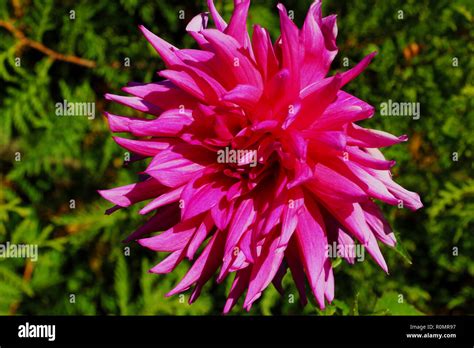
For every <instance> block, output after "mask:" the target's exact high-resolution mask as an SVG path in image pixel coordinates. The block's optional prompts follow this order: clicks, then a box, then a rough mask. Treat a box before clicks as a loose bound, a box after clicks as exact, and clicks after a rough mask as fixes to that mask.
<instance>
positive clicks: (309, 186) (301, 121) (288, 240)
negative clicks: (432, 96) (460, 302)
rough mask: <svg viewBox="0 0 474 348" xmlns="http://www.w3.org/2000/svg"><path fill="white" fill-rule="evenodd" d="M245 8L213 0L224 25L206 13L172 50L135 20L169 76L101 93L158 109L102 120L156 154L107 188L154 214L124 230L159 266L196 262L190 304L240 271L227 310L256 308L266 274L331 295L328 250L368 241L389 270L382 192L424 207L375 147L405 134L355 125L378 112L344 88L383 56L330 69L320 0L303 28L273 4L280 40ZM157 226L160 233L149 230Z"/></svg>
mask: <svg viewBox="0 0 474 348" xmlns="http://www.w3.org/2000/svg"><path fill="white" fill-rule="evenodd" d="M249 5H250V1H249V0H235V9H234V12H233V14H232V17H231V19H230V22H229V23H226V22H225V21H224V20H223V19H222V17H221V16H220V15H219V13H218V12H217V11H216V8H215V6H214V4H213V1H212V0H208V6H209V12H210V16H211V17H212V19H213V21H214V24H215V27H216V28H215V29H209V28H208V27H207V26H208V14H207V13H205V14H200V15H198V16H196V17H195V18H194V19H193V20H191V22H190V23H189V25H188V26H187V28H186V29H187V31H188V33H189V34H190V35H191V36H192V37H193V38H194V39H195V40H196V41H197V44H198V46H199V48H198V49H178V48H176V47H174V46H173V45H171V44H169V43H167V42H165V41H164V40H162V39H160V38H159V37H157V36H156V35H154V34H153V33H151V32H150V31H148V30H147V29H145V28H144V27H140V29H141V30H142V32H143V34H144V35H145V37H146V38H147V40H148V41H149V42H150V43H151V45H152V46H153V47H154V48H155V49H156V51H157V52H158V54H159V55H160V56H161V58H162V59H163V61H164V63H165V64H166V70H163V71H160V72H159V73H158V74H159V76H161V77H162V78H163V81H161V82H156V83H146V84H138V83H132V84H130V85H129V86H127V87H125V88H123V90H124V91H125V92H126V93H128V94H130V95H131V96H119V95H112V94H107V95H106V98H107V99H108V100H111V101H114V102H117V103H121V104H123V105H126V106H129V107H131V108H133V109H135V110H138V111H141V112H143V113H145V114H148V115H150V116H151V117H149V118H130V117H124V116H117V115H112V114H110V113H107V115H106V116H107V119H108V122H109V126H110V129H111V131H112V132H119V133H121V132H127V133H130V134H131V135H132V136H134V137H136V138H138V139H128V138H121V137H115V138H114V139H115V141H116V142H117V143H118V144H119V145H120V146H121V147H123V148H125V149H126V150H128V151H130V152H132V153H134V154H135V155H136V157H135V158H134V159H135V160H136V159H146V158H151V161H150V162H149V164H148V167H147V168H146V170H145V172H144V173H145V174H146V175H145V176H144V178H143V180H141V181H140V182H138V183H135V184H131V185H127V186H124V187H118V188H114V189H111V190H104V191H100V193H101V195H102V196H103V197H104V198H105V199H107V200H109V201H111V202H113V203H114V204H115V205H116V206H115V207H114V208H112V211H113V210H116V209H119V208H121V207H128V206H130V205H131V204H135V203H138V202H141V201H145V200H151V201H150V202H148V204H147V205H145V206H144V207H143V208H142V209H141V211H140V213H141V214H144V215H145V214H149V213H152V214H153V216H152V217H151V218H150V219H149V220H148V221H147V222H146V223H145V224H144V225H143V226H141V227H140V228H139V229H138V230H136V231H135V232H133V233H132V234H131V235H130V236H129V237H128V238H127V241H130V240H137V241H138V243H139V244H140V245H142V246H144V247H146V248H149V249H151V250H154V251H160V252H166V253H170V254H169V256H167V257H166V258H165V259H164V260H163V261H162V262H160V263H159V264H158V265H156V266H155V267H153V268H152V269H151V270H150V271H151V272H153V273H159V274H161V273H169V272H171V271H173V269H174V268H175V267H176V266H177V265H178V264H179V263H180V262H182V261H183V260H184V259H185V258H187V259H189V260H191V261H193V264H192V266H191V267H190V269H189V271H188V273H187V274H186V275H185V277H184V278H183V279H182V280H181V282H180V283H179V284H178V285H177V286H176V287H175V288H174V289H173V290H171V291H170V292H169V294H168V295H173V294H177V293H180V292H183V291H186V290H188V289H189V288H191V287H194V290H193V292H192V294H191V296H190V299H189V301H190V303H191V302H193V301H195V300H196V299H197V298H198V296H199V294H200V292H201V289H202V287H203V286H204V284H205V283H206V282H207V281H208V280H209V279H210V278H211V277H212V276H213V275H214V274H217V282H221V281H223V280H224V279H225V278H226V277H227V276H228V275H229V274H230V273H233V274H234V278H233V284H232V287H231V289H230V293H229V296H228V299H227V302H226V304H225V308H224V312H228V311H229V310H230V309H231V308H232V307H233V306H234V305H235V303H236V302H237V300H238V299H239V297H240V296H241V295H242V294H243V293H244V292H246V295H245V300H244V307H245V308H246V309H247V310H249V309H250V308H251V306H252V304H253V303H254V302H255V300H257V299H258V298H259V297H260V296H261V294H262V292H263V290H264V289H265V288H266V287H267V286H268V285H269V284H270V282H273V284H274V286H275V287H276V288H277V289H279V290H280V291H282V287H281V280H282V278H283V276H284V275H285V273H286V270H287V268H289V269H290V271H291V274H292V276H293V279H294V281H295V283H296V286H297V288H298V291H299V292H300V297H301V301H302V303H303V304H304V303H306V291H305V286H306V285H305V284H306V281H307V283H308V284H309V287H310V288H311V290H312V293H313V294H314V296H315V298H316V300H317V301H318V303H319V305H320V307H321V308H324V307H325V302H326V300H327V301H328V302H331V301H332V299H333V297H334V276H333V271H332V267H331V259H330V255H328V253H327V248H328V245H330V244H331V245H333V243H336V244H337V245H340V246H342V247H343V250H346V249H347V250H349V249H350V247H352V246H354V244H355V243H360V244H362V245H364V247H365V249H366V250H367V251H368V252H369V254H370V255H371V256H372V257H373V259H374V260H375V261H376V262H377V263H378V264H379V265H380V267H381V268H382V269H383V270H384V271H386V272H387V264H386V263H385V260H384V258H383V256H382V254H381V252H380V249H379V245H378V241H380V242H382V243H384V244H387V245H389V246H394V245H395V237H394V234H393V233H392V231H391V229H390V227H389V225H388V223H387V222H386V221H385V219H384V218H383V216H382V213H381V211H380V209H379V208H378V206H377V205H376V204H375V203H374V200H380V201H383V202H386V203H389V204H392V205H401V204H403V205H404V206H406V207H408V208H410V209H412V210H416V209H418V208H420V207H421V206H422V204H421V202H420V198H419V196H418V195H417V194H416V193H413V192H410V191H407V190H406V189H404V188H403V187H401V186H400V185H398V184H396V183H395V182H394V181H393V180H392V178H391V174H390V169H391V167H392V166H393V165H394V164H395V162H394V161H388V160H386V159H385V158H384V156H383V154H382V153H381V152H380V150H379V149H378V148H381V147H385V146H391V145H394V144H397V143H400V142H403V141H406V140H407V137H406V136H404V135H403V136H400V137H396V136H393V135H391V134H388V133H385V132H382V131H377V130H372V129H366V128H362V127H361V126H359V125H357V124H356V123H355V122H357V121H360V120H363V119H366V118H370V117H372V116H373V114H374V108H373V107H372V106H370V105H369V104H367V103H366V102H364V101H362V100H360V99H358V98H356V97H354V96H352V95H350V94H348V93H346V92H344V91H343V90H342V88H343V87H344V86H345V85H346V84H347V83H348V82H350V81H351V80H352V79H354V78H355V77H356V76H357V75H359V74H360V73H361V72H362V71H363V70H364V69H365V68H366V67H367V65H368V64H369V62H370V61H371V60H372V58H373V57H374V55H375V54H374V53H373V54H370V55H368V56H367V57H365V58H364V59H363V60H362V61H361V62H360V63H359V64H358V65H356V66H355V67H354V68H352V69H350V70H348V71H346V72H343V73H338V74H336V75H334V76H330V77H326V75H327V74H328V71H329V68H330V65H331V62H332V61H333V59H334V57H335V56H336V54H337V46H336V35H337V27H336V16H334V15H332V16H328V17H324V18H323V17H322V16H321V2H320V1H315V2H314V3H313V4H312V5H311V7H310V9H309V12H308V15H307V17H306V20H305V22H304V25H303V27H302V28H301V29H299V28H298V27H297V26H296V25H295V24H294V23H293V22H292V21H291V20H290V18H289V17H288V15H287V12H286V10H285V8H284V6H283V5H281V4H280V5H278V11H279V14H280V24H281V36H280V37H279V38H278V39H277V40H276V42H275V43H273V42H272V41H271V39H270V36H269V33H268V31H267V30H265V29H264V28H262V27H260V26H258V25H256V26H254V28H253V34H252V36H251V37H250V36H249V33H248V32H247V28H246V20H247V14H248V10H249ZM161 231H164V232H161ZM152 232H160V233H158V234H156V235H153V236H151V237H147V238H145V236H146V235H148V234H150V233H152ZM201 246H203V248H202V249H200V247H201ZM344 248H346V249H344ZM198 250H202V251H199V252H198ZM198 253H199V255H197V254H198ZM344 258H345V259H346V260H347V261H348V262H349V263H353V262H354V257H353V255H344Z"/></svg>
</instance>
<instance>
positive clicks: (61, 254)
mask: <svg viewBox="0 0 474 348" xmlns="http://www.w3.org/2000/svg"><path fill="white" fill-rule="evenodd" d="M282 2H283V3H284V4H285V6H286V7H287V9H288V10H292V11H294V16H295V22H297V23H298V24H299V25H301V23H302V22H303V20H304V17H305V15H306V11H307V8H308V6H309V4H310V1H297V0H291V1H290V0H285V1H282ZM216 4H217V6H218V8H219V9H220V10H221V11H222V12H223V14H224V17H225V18H227V19H228V18H229V16H230V13H231V10H232V7H233V5H232V2H231V1H229V0H226V1H223V0H217V1H216ZM204 6H205V4H204V1H203V0H192V1H158V0H155V1H151V0H120V1H72V0H64V1H59V0H57V1H53V0H13V1H6V0H5V1H0V79H1V82H0V119H1V134H0V135H1V138H0V164H1V170H0V182H1V191H0V243H5V242H6V241H10V242H11V243H17V244H21V243H27V244H31V243H34V244H38V245H39V260H38V262H32V261H29V260H25V259H4V258H0V313H1V314H11V315H13V314H85V315H95V314H123V315H130V314H145V315H155V314H178V315H186V314H192V315H201V314H219V313H220V312H221V310H222V308H223V305H224V301H225V297H226V293H227V292H228V289H229V285H230V284H229V283H227V284H225V285H223V286H217V285H216V284H215V283H214V282H209V283H208V285H207V286H206V287H205V289H204V291H203V294H202V295H201V297H200V299H199V300H198V301H197V302H196V303H195V304H193V305H192V306H189V305H188V304H187V302H186V300H187V296H188V294H186V295H185V296H184V297H181V298H180V297H179V296H175V297H171V298H165V297H164V294H165V293H166V292H167V291H169V290H170V289H171V288H172V286H173V285H174V284H176V283H177V281H178V280H179V279H180V278H181V277H182V276H183V275H184V273H185V272H186V270H187V267H188V264H184V265H181V266H180V267H179V268H178V269H177V270H176V271H175V272H173V273H172V274H169V275H165V276H157V275H153V274H149V273H147V270H148V269H149V268H150V267H151V266H152V265H154V264H156V263H157V262H158V261H159V260H160V259H161V258H163V256H164V255H158V254H155V253H153V252H150V251H148V250H145V249H143V248H140V247H137V246H136V245H135V244H133V243H132V244H130V245H128V247H129V248H130V256H124V248H125V247H127V245H124V244H122V242H121V240H122V239H123V238H124V237H125V236H127V235H128V234H129V233H130V232H132V231H133V230H134V229H135V228H136V227H138V226H139V225H140V224H141V223H142V222H143V221H144V218H143V217H142V216H140V215H139V214H138V210H139V207H132V208H131V209H123V210H122V211H118V212H116V213H114V214H113V215H111V216H105V215H104V210H105V209H107V208H109V207H110V204H108V203H107V202H105V201H104V200H103V199H101V198H100V197H99V195H98V194H97V193H96V190H97V189H104V188H112V187H116V186H119V185H125V184H128V183H132V182H135V181H136V177H137V174H136V173H137V172H139V171H141V170H143V169H144V164H143V163H138V164H133V165H129V166H128V167H124V166H123V162H124V151H123V150H122V149H121V148H120V147H119V146H118V145H116V144H115V143H114V142H113V140H112V138H111V134H110V132H109V131H108V129H107V124H106V121H105V119H104V118H103V116H102V112H103V111H104V110H109V111H112V112H119V113H122V114H130V110H127V109H125V108H122V107H120V106H118V105H109V104H108V102H106V101H105V100H104V98H103V95H104V93H106V92H112V93H119V94H120V91H119V89H120V88H121V87H122V86H124V85H125V84H126V83H127V82H128V81H138V82H149V81H152V80H156V75H155V72H156V71H157V70H159V69H161V68H162V67H163V65H162V63H161V61H160V59H159V58H158V56H157V54H156V53H155V52H154V51H153V49H152V48H151V46H150V45H149V44H148V43H147V41H146V40H145V39H144V38H143V37H142V35H141V34H140V32H139V30H138V28H137V26H138V25H139V24H144V25H145V26H146V27H148V28H149V29H150V30H152V31H153V32H155V33H156V34H158V35H160V36H162V37H163V38H165V39H166V40H168V41H170V42H172V43H173V44H174V45H175V46H177V47H192V46H193V45H194V43H193V41H192V39H191V38H190V37H188V36H186V34H185V26H186V24H187V22H188V21H189V20H190V19H191V18H192V17H193V16H194V15H196V14H198V13H200V12H202V11H204V10H205V7H204ZM275 6H276V2H275V1H270V0H268V1H264V0H260V1H253V2H252V7H251V14H250V19H249V21H250V22H251V23H260V24H262V25H263V26H265V27H267V28H268V29H269V30H270V32H271V34H272V38H273V39H276V38H277V37H278V35H279V21H278V15H277V11H276V7H275ZM71 11H74V12H71ZM400 11H402V12H400ZM332 13H335V14H337V15H338V27H339V37H338V46H339V54H338V56H337V58H336V60H335V61H334V63H333V66H332V68H333V71H338V70H346V69H348V68H347V67H344V66H343V62H344V58H348V62H349V66H351V67H352V66H354V64H356V63H357V62H358V61H359V60H360V59H361V58H362V57H363V56H364V55H366V54H368V53H370V52H372V51H374V50H377V51H378V52H379V54H378V55H377V56H376V58H375V60H374V61H373V63H372V64H371V65H370V67H369V68H368V69H367V70H366V71H365V73H364V74H363V75H361V76H360V77H358V78H357V79H356V80H355V81H353V82H351V83H350V84H349V85H348V86H347V88H346V90H347V91H349V92H350V93H353V94H355V95H356V96H358V97H359V98H361V99H363V100H365V101H367V102H369V103H370V104H372V105H374V106H376V108H377V109H378V110H380V103H382V102H384V101H387V100H388V99H392V100H393V101H402V102H411V101H413V102H420V103H421V117H420V119H419V120H413V119H412V118H410V117H398V118H397V117H381V116H380V114H379V111H378V112H377V114H376V116H374V118H373V119H371V120H369V121H364V122H362V123H361V125H363V126H366V127H373V128H377V129H381V130H385V131H389V132H391V133H394V134H397V135H400V134H408V135H409V137H410V139H409V141H408V142H407V143H403V144H400V145H396V146H394V147H392V148H389V149H385V150H384V153H385V155H386V157H388V158H390V159H395V160H396V161H397V165H396V166H395V168H394V176H395V178H396V181H397V182H398V183H400V184H402V185H404V186H405V187H406V188H408V189H410V190H413V191H417V192H419V193H420V195H421V197H422V201H423V203H424V204H425V207H424V208H423V209H421V210H420V211H417V212H411V211H408V210H401V209H397V208H396V207H389V206H384V211H385V214H386V216H387V217H388V219H389V221H390V223H391V224H392V227H393V228H394V230H395V231H396V233H397V236H398V238H399V240H400V241H401V243H400V245H399V247H398V249H397V250H394V249H390V248H388V247H383V252H384V255H385V256H386V259H387V263H388V265H389V269H390V275H386V274H385V273H384V272H383V271H382V270H381V269H379V268H378V267H377V266H376V265H375V263H374V262H373V261H372V260H369V259H368V258H367V260H366V262H363V263H356V264H355V265H353V266H350V265H348V264H346V263H345V262H341V263H337V267H336V268H335V276H336V300H335V301H334V303H333V304H332V305H330V306H328V308H327V309H326V310H325V311H320V310H319V309H317V307H316V305H315V304H314V302H312V303H309V304H308V305H307V306H306V307H305V308H302V307H301V306H300V304H299V302H298V296H297V291H296V289H295V286H294V284H293V283H292V280H291V279H290V278H291V277H289V276H288V275H287V276H286V277H285V278H284V286H285V296H284V297H280V296H279V295H278V294H277V292H276V290H275V289H274V288H273V286H272V285H270V286H269V287H268V288H267V290H266V291H265V292H264V295H263V296H262V299H261V300H259V301H258V302H257V303H256V304H255V305H254V307H253V309H252V311H251V312H250V314H264V315H270V314H317V315H333V314H336V315H351V314H355V315H357V314H359V315H367V314H376V315H391V314H392V315H397V314H474V294H473V288H472V286H473V284H474V282H473V275H474V262H473V259H472V257H473V255H474V241H473V231H474V203H473V194H474V180H473V175H472V174H473V172H474V170H473V157H474V154H473V144H474V136H473V129H474V111H473V110H474V108H473V106H474V84H473V80H474V2H472V1H471V0H432V1H429V0H411V1H402V0H400V1H396V0H384V1H381V0H380V1H376V0H372V1H356V0H325V1H324V7H323V14H324V15H329V14H332ZM73 14H74V17H75V18H74V19H71V17H72V15H73ZM401 14H402V16H403V19H401V18H400V15H401ZM183 17H184V19H181V18H183ZM50 50H52V51H50ZM56 53H60V54H61V55H57V54H56ZM18 58H20V59H18ZM127 58H128V59H129V60H130V66H129V67H127V66H125V65H124V63H125V62H126V59H127ZM64 99H67V100H68V101H71V102H74V101H77V102H95V103H96V104H95V105H96V118H95V119H93V120H88V119H87V117H75V118H71V117H56V116H55V104H56V103H57V102H62V101H63V100H64ZM454 153H456V154H457V156H458V158H457V161H456V160H453V159H456V154H454ZM18 154H20V157H21V158H20V160H17V159H18ZM71 200H74V201H75V207H74V208H73V209H71V204H70V203H71ZM409 260H411V263H410V261H409ZM71 294H73V295H75V303H71V301H70V300H71V298H72V297H71ZM293 298H294V301H293ZM244 313H246V312H245V311H243V310H242V309H241V308H240V305H238V306H237V307H236V308H235V309H234V310H233V312H232V314H244Z"/></svg>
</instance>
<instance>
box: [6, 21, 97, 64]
mask: <svg viewBox="0 0 474 348" xmlns="http://www.w3.org/2000/svg"><path fill="white" fill-rule="evenodd" d="M0 27H3V28H5V29H6V30H8V31H9V32H10V33H12V34H13V36H15V37H16V38H17V39H18V41H19V47H20V48H21V47H23V46H27V47H31V48H34V49H35V50H37V51H40V52H41V53H44V54H45V55H47V56H49V57H50V58H52V59H53V60H60V61H64V62H68V63H73V64H77V65H81V66H85V67H87V68H95V66H96V63H95V62H94V61H92V60H89V59H85V58H80V57H77V56H74V55H66V54H62V53H59V52H56V51H54V50H52V49H50V48H48V47H46V46H45V45H43V44H42V43H41V42H38V41H35V40H31V39H29V38H27V37H26V36H25V34H24V33H23V32H22V31H21V30H19V29H17V28H16V27H15V26H14V25H13V23H12V22H8V21H4V20H0Z"/></svg>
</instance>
